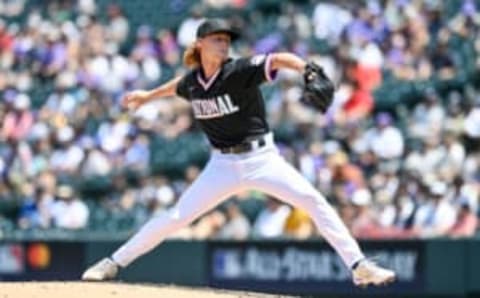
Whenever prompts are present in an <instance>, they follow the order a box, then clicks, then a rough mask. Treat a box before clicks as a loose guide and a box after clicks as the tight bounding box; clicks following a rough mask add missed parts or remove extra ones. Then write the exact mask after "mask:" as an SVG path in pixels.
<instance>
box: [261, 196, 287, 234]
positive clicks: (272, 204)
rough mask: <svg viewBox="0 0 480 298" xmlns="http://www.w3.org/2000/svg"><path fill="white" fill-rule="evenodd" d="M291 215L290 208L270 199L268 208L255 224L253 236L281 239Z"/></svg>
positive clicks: (267, 204) (262, 212)
mask: <svg viewBox="0 0 480 298" xmlns="http://www.w3.org/2000/svg"><path fill="white" fill-rule="evenodd" d="M289 214H290V207H289V206H287V205H285V204H282V203H281V202H279V201H278V200H276V199H274V198H268V200H267V203H266V208H265V209H263V210H262V211H261V212H260V214H259V215H258V217H257V218H256V219H255V223H254V224H253V230H252V234H253V236H254V237H262V238H275V237H281V236H282V235H283V228H284V226H285V223H286V221H287V218H288V216H289Z"/></svg>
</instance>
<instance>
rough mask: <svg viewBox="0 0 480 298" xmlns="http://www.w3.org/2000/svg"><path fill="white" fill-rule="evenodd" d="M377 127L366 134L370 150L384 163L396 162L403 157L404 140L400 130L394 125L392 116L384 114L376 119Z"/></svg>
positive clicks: (380, 114)
mask: <svg viewBox="0 0 480 298" xmlns="http://www.w3.org/2000/svg"><path fill="white" fill-rule="evenodd" d="M375 124H376V126H375V127H372V128H370V129H369V130H367V131H366V132H365V134H364V138H365V141H366V143H367V145H368V148H369V149H370V150H372V151H373V153H375V155H377V156H378V157H379V158H380V160H383V161H395V160H398V159H399V158H400V157H402V154H403V147H404V140H403V136H402V134H401V132H400V130H399V129H398V128H396V127H395V126H394V125H393V119H392V116H390V114H388V113H385V112H382V113H379V114H378V115H377V116H376V118H375Z"/></svg>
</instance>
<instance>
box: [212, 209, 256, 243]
mask: <svg viewBox="0 0 480 298" xmlns="http://www.w3.org/2000/svg"><path fill="white" fill-rule="evenodd" d="M225 209H226V222H225V224H223V226H222V227H221V228H220V231H219V232H218V234H217V237H219V238H222V239H233V240H245V239H247V238H248V237H249V236H250V230H251V226H250V222H249V221H248V219H247V218H246V217H245V215H244V214H243V213H242V211H241V210H240V207H239V206H238V203H237V202H234V201H229V202H227V203H226V208H225Z"/></svg>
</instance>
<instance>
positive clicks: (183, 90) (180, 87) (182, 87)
mask: <svg viewBox="0 0 480 298" xmlns="http://www.w3.org/2000/svg"><path fill="white" fill-rule="evenodd" d="M187 85H188V84H187V76H184V77H183V78H181V79H180V81H178V84H177V90H176V93H177V95H178V96H181V97H183V98H185V99H188V97H189V94H188V88H187Z"/></svg>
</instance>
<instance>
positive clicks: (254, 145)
mask: <svg viewBox="0 0 480 298" xmlns="http://www.w3.org/2000/svg"><path fill="white" fill-rule="evenodd" d="M266 144H267V141H266V140H265V135H262V136H258V137H254V138H251V139H249V140H248V141H244V142H242V143H240V144H238V145H235V146H231V147H225V148H218V150H220V152H222V153H233V154H240V153H246V152H250V151H252V150H254V149H258V148H261V147H263V146H265V145H266Z"/></svg>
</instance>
